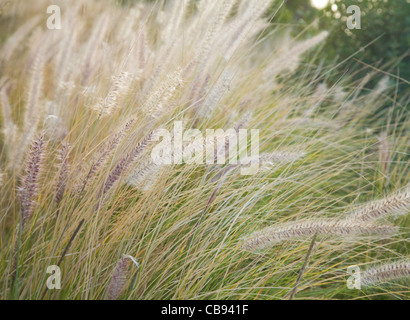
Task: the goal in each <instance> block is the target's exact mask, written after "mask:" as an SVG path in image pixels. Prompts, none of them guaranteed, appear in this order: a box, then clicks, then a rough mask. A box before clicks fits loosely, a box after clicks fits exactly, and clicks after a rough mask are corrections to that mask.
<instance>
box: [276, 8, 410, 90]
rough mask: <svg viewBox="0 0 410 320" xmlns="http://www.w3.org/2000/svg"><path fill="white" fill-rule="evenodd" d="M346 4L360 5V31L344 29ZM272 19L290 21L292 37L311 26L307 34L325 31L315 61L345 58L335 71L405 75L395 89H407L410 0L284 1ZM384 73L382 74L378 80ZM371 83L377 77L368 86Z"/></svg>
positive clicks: (409, 78)
mask: <svg viewBox="0 0 410 320" xmlns="http://www.w3.org/2000/svg"><path fill="white" fill-rule="evenodd" d="M350 5H357V6H358V7H359V8H360V9H361V29H353V30H349V29H348V28H347V24H346V22H347V18H348V17H349V16H350V15H351V14H348V13H347V8H348V7H349V6H350ZM276 8H277V7H276ZM276 8H272V12H274V10H276ZM274 22H277V23H278V24H292V25H293V34H294V35H297V34H299V33H300V32H302V31H303V30H304V29H306V27H307V26H309V25H312V28H310V29H309V30H308V32H307V34H308V35H309V36H310V35H312V34H315V33H317V32H318V31H320V30H328V31H329V32H330V34H329V37H328V38H327V40H326V43H325V45H324V47H323V50H322V51H321V54H320V56H319V57H318V58H317V59H325V61H327V62H328V63H329V64H333V65H336V63H338V62H343V63H342V64H341V65H340V66H339V67H338V68H337V69H338V71H339V72H337V73H336V74H341V73H348V74H350V75H351V76H352V78H353V79H358V78H361V77H363V76H364V73H367V72H369V71H370V70H371V69H380V70H382V71H383V72H386V73H390V74H392V75H394V76H396V78H395V77H393V78H395V79H398V78H400V79H404V80H405V81H398V86H399V88H398V89H399V92H400V93H403V92H404V91H406V92H408V89H409V81H410V57H409V54H410V0H287V1H285V2H284V5H283V7H282V8H281V9H280V10H279V12H278V15H277V17H276V18H275V19H274ZM369 66H371V67H369ZM383 75H384V74H383V73H380V74H379V79H380V77H382V76H383ZM397 77H398V78H397ZM375 81H377V77H376V79H375V80H374V81H373V83H371V84H374V82H375Z"/></svg>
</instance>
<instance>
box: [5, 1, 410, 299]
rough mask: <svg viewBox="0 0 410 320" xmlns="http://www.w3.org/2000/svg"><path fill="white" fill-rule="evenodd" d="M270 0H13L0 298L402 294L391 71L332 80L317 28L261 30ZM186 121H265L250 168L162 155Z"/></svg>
mask: <svg viewBox="0 0 410 320" xmlns="http://www.w3.org/2000/svg"><path fill="white" fill-rule="evenodd" d="M271 2H272V1H269V0H252V1H237V0H223V1H214V2H213V1H203V0H202V1H189V0H185V1H175V2H172V1H171V2H170V1H168V2H166V3H163V2H161V1H154V2H149V3H145V2H141V3H137V4H135V5H134V6H132V7H129V6H120V5H117V4H115V3H114V2H113V1H94V0H81V1H75V4H73V3H71V2H70V3H69V2H68V1H60V2H58V3H57V4H58V5H59V7H60V8H61V29H57V30H54V29H49V28H48V27H47V23H48V22H47V20H48V18H49V17H50V14H47V7H48V6H49V5H50V3H49V1H45V0H44V1H43V0H36V1H30V2H29V3H27V2H26V1H19V0H16V1H13V2H11V3H7V4H6V6H5V7H4V10H3V11H2V16H1V17H0V25H1V31H0V39H1V44H0V63H1V65H0V70H1V72H0V74H1V79H0V105H1V112H2V113H1V122H0V124H1V130H2V134H1V136H0V175H1V179H0V274H1V278H0V297H1V299H43V298H44V299H407V298H408V297H409V293H410V288H409V275H410V261H409V243H408V239H409V232H410V229H409V227H410V218H409V216H408V215H407V213H408V212H409V208H410V189H409V178H410V170H409V151H410V150H409V148H410V143H409V128H410V126H409V124H410V123H409V120H410V119H409V117H408V114H409V113H408V111H409V104H408V103H409V96H408V95H406V94H404V95H400V96H397V95H396V90H395V89H396V88H397V85H398V82H400V81H402V80H400V78H399V77H394V75H393V76H391V75H390V76H387V75H386V76H384V77H383V78H382V80H381V81H380V82H379V83H378V84H377V85H376V86H375V87H373V88H371V89H369V88H368V86H367V84H368V83H369V82H370V81H371V80H372V79H373V78H374V77H376V76H380V73H378V72H377V71H375V70H374V69H371V68H369V72H368V75H367V76H366V77H365V78H363V79H361V80H360V81H353V80H351V78H349V77H345V76H344V75H342V74H341V75H340V76H338V77H337V78H338V79H339V80H338V81H337V82H336V83H329V82H328V81H327V80H328V79H329V78H330V75H332V79H334V76H335V74H334V72H335V68H334V67H335V66H328V65H317V64H314V63H307V62H306V59H303V58H304V57H305V54H306V53H309V54H311V55H315V56H317V55H319V56H320V53H321V45H322V43H323V40H324V39H325V38H326V36H327V35H328V34H327V32H326V31H325V30H323V32H321V33H319V34H317V35H316V36H314V37H312V38H309V39H303V37H300V38H297V39H293V38H291V37H290V36H289V33H287V32H284V27H283V26H281V27H278V28H273V29H272V27H271V26H270V25H269V21H271V20H273V19H274V17H267V16H266V15H265V14H264V13H265V12H266V11H267V9H268V8H269V7H270V5H271ZM54 22H56V21H54ZM267 30H269V31H267ZM177 121H180V122H181V123H182V125H183V129H184V130H189V129H197V130H200V131H201V132H205V131H206V130H207V129H223V130H228V129H230V128H233V130H234V132H239V131H240V130H244V129H247V130H248V131H249V132H250V131H251V130H252V129H253V130H259V152H260V158H259V161H260V170H258V171H257V172H256V173H255V174H252V175H242V174H241V170H239V169H240V168H241V164H237V165H232V164H221V163H219V164H218V163H205V164H193V163H184V164H171V165H166V164H161V163H156V162H155V161H154V160H153V159H152V157H151V154H152V150H153V149H154V148H155V146H156V145H157V144H158V142H157V141H156V138H157V132H158V129H162V130H164V129H166V130H168V131H170V132H171V133H172V132H173V128H174V125H175V123H176V122H177ZM174 138H175V134H172V139H174ZM203 144H204V141H203V140H201V139H198V140H192V141H185V142H184V150H188V149H189V148H194V147H198V145H201V146H202V145H203ZM247 147H248V148H249V149H248V150H245V151H249V152H250V151H251V145H250V144H249V145H247ZM224 149H225V148H224ZM195 150H196V149H195ZM174 151H175V150H174ZM175 153H176V151H175ZM52 265H54V266H58V267H59V268H60V270H61V289H60V290H50V289H47V279H48V278H49V277H50V275H51V274H50V273H47V268H48V267H49V266H52ZM350 266H358V267H360V270H361V275H362V281H361V283H362V286H361V289H349V288H348V287H347V280H348V277H349V274H348V272H347V270H348V267H350ZM371 268H373V269H371ZM366 270H367V271H366Z"/></svg>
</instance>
